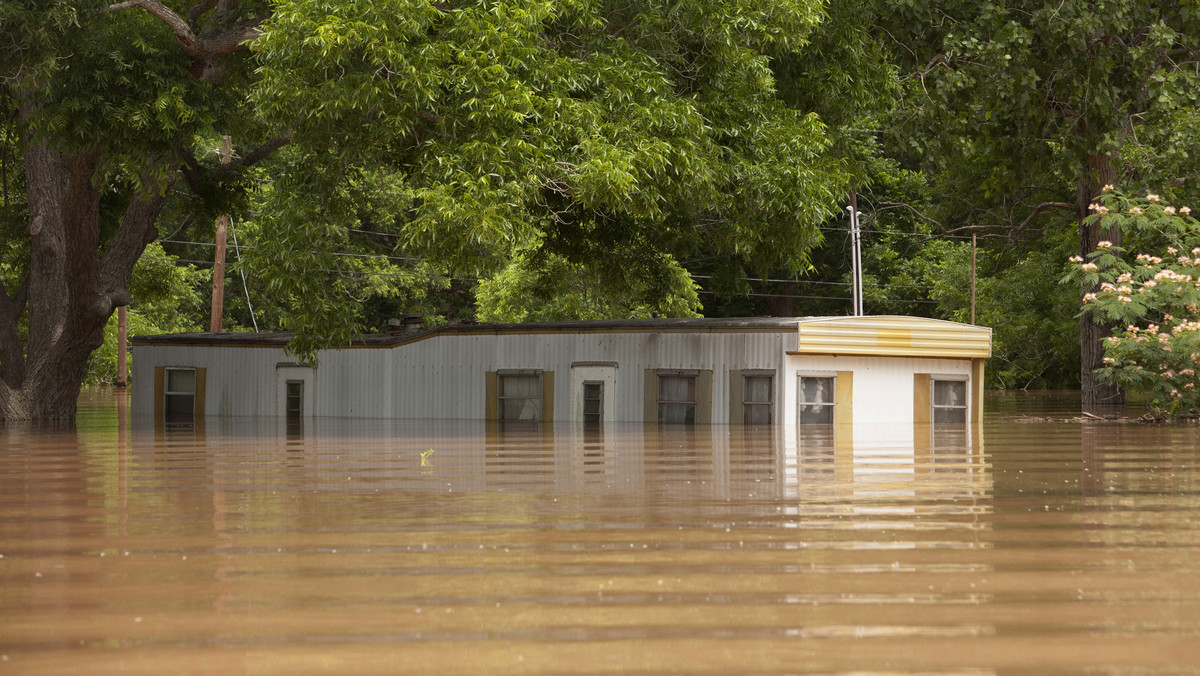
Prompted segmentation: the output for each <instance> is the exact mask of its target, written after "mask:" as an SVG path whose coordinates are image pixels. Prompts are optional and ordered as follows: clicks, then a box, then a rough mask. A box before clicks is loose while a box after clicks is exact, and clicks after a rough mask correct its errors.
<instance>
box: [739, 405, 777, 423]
mask: <svg viewBox="0 0 1200 676" xmlns="http://www.w3.org/2000/svg"><path fill="white" fill-rule="evenodd" d="M743 411H744V412H745V419H744V420H743V422H744V423H745V424H747V425H770V424H771V405H770V404H746V406H745V408H744V409H743Z"/></svg>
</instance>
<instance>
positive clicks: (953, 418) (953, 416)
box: [933, 406, 967, 423]
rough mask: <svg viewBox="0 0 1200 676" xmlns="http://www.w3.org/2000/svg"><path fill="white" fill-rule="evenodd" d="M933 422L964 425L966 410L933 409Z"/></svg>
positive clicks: (961, 408)
mask: <svg viewBox="0 0 1200 676" xmlns="http://www.w3.org/2000/svg"><path fill="white" fill-rule="evenodd" d="M933 422H935V423H965V422H967V409H966V408H965V407H960V408H939V407H936V406H935V407H934V409H933Z"/></svg>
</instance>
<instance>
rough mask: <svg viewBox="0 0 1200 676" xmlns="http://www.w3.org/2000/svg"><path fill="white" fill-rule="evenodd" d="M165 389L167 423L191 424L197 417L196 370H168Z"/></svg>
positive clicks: (164, 399) (164, 410) (164, 404)
mask: <svg viewBox="0 0 1200 676" xmlns="http://www.w3.org/2000/svg"><path fill="white" fill-rule="evenodd" d="M164 385H165V386H164V388H163V414H164V418H165V420H166V421H167V422H172V423H179V422H182V423H190V422H193V421H194V420H195V416H196V369H183V368H168V369H166V372H165V383H164Z"/></svg>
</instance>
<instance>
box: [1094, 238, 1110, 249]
mask: <svg viewBox="0 0 1200 676" xmlns="http://www.w3.org/2000/svg"><path fill="white" fill-rule="evenodd" d="M1110 246H1112V242H1110V241H1108V240H1107V239H1102V240H1100V241H1099V242H1096V248H1097V249H1107V248H1108V247H1110Z"/></svg>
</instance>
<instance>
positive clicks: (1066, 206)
mask: <svg viewBox="0 0 1200 676" xmlns="http://www.w3.org/2000/svg"><path fill="white" fill-rule="evenodd" d="M1050 209H1060V210H1063V211H1070V212H1071V213H1073V214H1076V215H1078V209H1077V208H1076V206H1075V205H1074V204H1071V203H1070V202H1042V203H1041V204H1039V205H1037V206H1036V207H1034V208H1033V211H1031V212H1029V215H1028V216H1026V217H1025V220H1023V221H1021V224H1020V225H1018V226H1017V232H1018V233H1019V232H1021V231H1022V230H1024V229H1025V228H1027V227H1028V226H1029V224H1030V223H1032V222H1033V219H1035V218H1037V217H1038V215H1040V214H1041V213H1042V212H1043V211H1049V210H1050Z"/></svg>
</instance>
